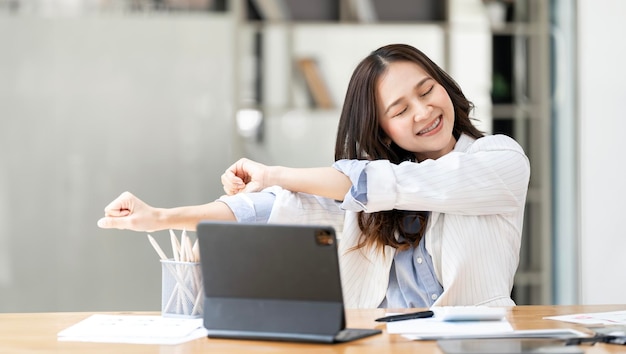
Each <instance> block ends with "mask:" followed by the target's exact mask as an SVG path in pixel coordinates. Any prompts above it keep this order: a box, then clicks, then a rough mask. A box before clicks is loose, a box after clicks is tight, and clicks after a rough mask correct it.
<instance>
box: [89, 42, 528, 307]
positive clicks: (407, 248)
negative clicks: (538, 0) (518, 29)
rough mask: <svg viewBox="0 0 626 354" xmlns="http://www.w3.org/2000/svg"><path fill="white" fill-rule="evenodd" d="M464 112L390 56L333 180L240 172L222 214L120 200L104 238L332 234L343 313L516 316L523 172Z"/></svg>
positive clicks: (508, 149) (384, 56) (457, 96)
mask: <svg viewBox="0 0 626 354" xmlns="http://www.w3.org/2000/svg"><path fill="white" fill-rule="evenodd" d="M472 108H473V106H472V104H471V102H469V101H468V100H467V99H466V98H465V96H464V95H463V93H462V91H461V89H460V88H459V87H458V85H457V84H456V83H455V81H454V80H453V79H452V78H451V77H450V76H448V75H447V74H446V73H445V72H444V71H443V70H441V68H439V67H438V66H437V65H436V64H435V63H433V62H432V61H431V60H430V59H429V58H428V57H427V56H426V55H424V54H423V53H422V52H420V51H419V50H417V49H416V48H413V47H411V46H408V45H402V44H393V45H388V46H385V47H382V48H379V49H377V50H376V51H374V52H372V53H371V54H370V55H369V56H367V57H366V58H365V59H363V61H361V63H359V65H358V66H357V68H356V69H355V71H354V73H353V75H352V78H351V80H350V83H349V86H348V90H347V93H346V99H345V102H344V106H343V111H342V113H341V118H340V122H339V129H338V134H337V141H336V147H335V159H336V162H335V164H334V165H333V166H332V167H325V168H308V169H293V168H287V167H281V166H265V165H263V164H260V163H257V162H253V161H250V160H247V159H241V160H239V161H237V162H236V163H235V164H233V165H232V166H231V167H230V168H228V169H227V170H226V172H225V173H224V174H223V175H222V183H223V185H224V190H225V192H226V194H227V195H226V196H224V197H222V198H220V199H219V200H218V201H216V202H212V203H209V204H205V205H199V206H190V207H181V208H173V209H160V208H153V207H151V206H149V205H147V204H146V203H144V202H143V201H141V200H140V199H138V198H136V197H135V196H133V195H132V194H130V193H128V192H125V193H123V194H122V195H121V196H120V197H118V198H117V199H116V200H114V201H113V202H112V203H111V204H109V206H107V207H106V208H105V217H104V218H102V219H101V220H100V221H99V222H98V225H99V226H101V227H107V228H111V227H114V228H127V229H132V230H136V231H147V230H157V229H166V228H186V229H188V230H192V229H195V225H196V224H197V223H198V221H200V220H203V219H214V220H216V219H217V220H237V221H240V222H276V223H315V224H331V225H333V226H334V227H335V229H336V230H337V231H338V233H339V235H340V239H341V241H340V242H339V252H340V262H341V272H342V282H343V284H342V285H343V291H344V301H345V304H346V307H360V308H368V307H391V308H401V307H430V306H444V305H491V306H510V305H514V302H513V301H512V299H511V297H510V294H511V290H512V286H513V278H514V275H515V272H516V269H517V265H518V260H519V250H520V242H521V234H522V224H523V215H524V205H525V201H526V193H527V189H528V182H529V178H530V168H529V162H528V159H527V157H526V155H525V154H524V151H523V150H522V148H521V147H520V146H519V145H518V144H517V143H516V142H515V141H514V140H513V139H511V138H509V137H507V136H502V135H495V136H483V134H482V133H481V132H480V131H478V130H477V129H476V128H475V127H474V126H473V124H472V122H471V121H470V117H469V114H470V111H471V110H472Z"/></svg>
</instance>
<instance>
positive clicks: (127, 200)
mask: <svg viewBox="0 0 626 354" xmlns="http://www.w3.org/2000/svg"><path fill="white" fill-rule="evenodd" d="M158 210H159V209H157V208H154V207H151V206H150V205H148V204H146V203H144V202H143V201H142V200H141V199H139V198H137V197H135V196H134V195H133V194H132V193H130V192H124V193H122V194H121V195H120V196H119V197H117V198H116V199H115V200H113V201H112V202H111V203H110V204H109V205H107V206H106V207H105V208H104V217H103V218H102V219H100V220H98V226H99V227H101V228H103V229H122V230H123V229H128V230H133V231H148V232H152V231H155V230H160V229H161V228H160V227H158V220H159V217H158V215H159V212H158Z"/></svg>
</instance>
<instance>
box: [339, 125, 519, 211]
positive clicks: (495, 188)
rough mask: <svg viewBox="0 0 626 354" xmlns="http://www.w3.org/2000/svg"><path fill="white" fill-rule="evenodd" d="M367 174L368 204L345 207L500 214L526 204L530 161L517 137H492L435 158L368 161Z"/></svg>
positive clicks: (345, 204)
mask: <svg viewBox="0 0 626 354" xmlns="http://www.w3.org/2000/svg"><path fill="white" fill-rule="evenodd" d="M457 144H458V143H457ZM363 176H366V185H367V187H366V191H367V197H366V200H367V203H366V204H359V203H346V201H344V205H343V206H344V208H346V209H348V210H354V211H358V210H364V211H366V212H376V211H381V210H391V209H402V210H430V211H437V212H444V213H454V214H468V215H480V214H501V213H507V212H514V211H517V210H518V209H519V207H520V206H522V205H523V204H524V202H525V199H526V193H527V190H528V182H529V178H530V165H529V162H528V158H527V157H526V155H525V154H524V152H523V150H522V148H521V147H520V146H519V145H518V144H517V143H516V142H514V141H513V140H512V139H510V138H508V137H504V136H497V137H496V136H493V137H485V138H481V139H478V140H477V141H476V142H474V143H473V144H471V146H468V147H467V148H461V149H458V150H456V149H455V151H453V152H451V153H449V154H447V155H445V156H443V157H441V158H439V159H437V160H425V161H423V162H420V163H413V162H404V163H401V164H399V165H397V164H392V163H390V162H389V161H386V160H377V161H370V162H369V163H368V164H367V166H366V167H365V169H364V172H363ZM359 184H360V183H359ZM348 202H350V201H349V200H348Z"/></svg>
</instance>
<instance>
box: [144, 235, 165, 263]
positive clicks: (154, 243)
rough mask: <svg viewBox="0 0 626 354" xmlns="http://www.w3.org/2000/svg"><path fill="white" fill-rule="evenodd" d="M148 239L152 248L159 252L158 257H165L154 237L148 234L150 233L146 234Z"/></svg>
mask: <svg viewBox="0 0 626 354" xmlns="http://www.w3.org/2000/svg"><path fill="white" fill-rule="evenodd" d="M148 240H149V241H150V244H152V247H153V248H154V250H155V251H156V252H157V253H158V254H159V257H161V259H167V256H166V255H165V252H163V250H162V249H161V247H159V244H158V243H157V242H156V240H155V239H154V237H152V236H150V234H148Z"/></svg>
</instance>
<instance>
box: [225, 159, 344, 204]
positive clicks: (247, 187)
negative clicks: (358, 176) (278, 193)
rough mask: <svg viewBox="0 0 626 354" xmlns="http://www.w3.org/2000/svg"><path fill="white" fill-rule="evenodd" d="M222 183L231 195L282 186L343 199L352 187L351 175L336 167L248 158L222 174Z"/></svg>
mask: <svg viewBox="0 0 626 354" xmlns="http://www.w3.org/2000/svg"><path fill="white" fill-rule="evenodd" d="M222 184H223V185H224V191H225V192H226V193H227V194H228V195H233V194H237V193H241V192H255V191H259V190H262V189H264V188H266V187H270V186H280V187H282V188H283V189H287V190H290V191H292V192H302V193H307V194H313V195H318V196H321V197H326V198H330V199H334V200H343V199H344V197H345V195H346V193H348V191H349V190H350V187H351V186H352V183H351V182H350V178H348V177H347V176H346V175H344V174H343V173H342V172H340V171H338V170H336V169H335V168H332V167H318V168H290V167H283V166H265V165H263V164H260V163H258V162H254V161H252V160H248V159H245V158H244V159H241V160H239V161H237V162H236V163H235V164H233V165H232V166H230V167H229V168H228V169H227V170H226V172H225V173H224V174H223V175H222Z"/></svg>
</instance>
